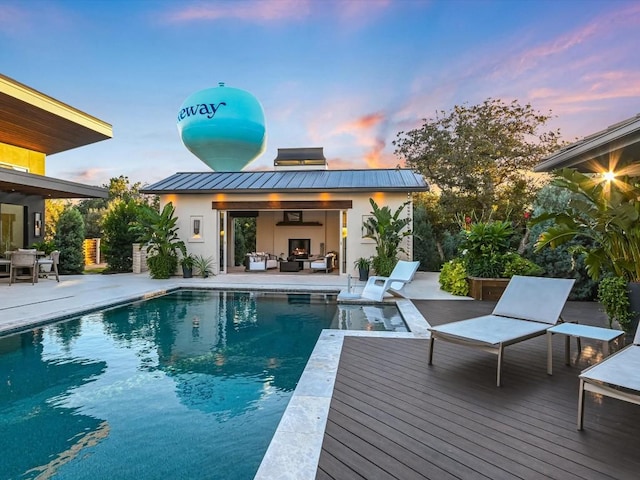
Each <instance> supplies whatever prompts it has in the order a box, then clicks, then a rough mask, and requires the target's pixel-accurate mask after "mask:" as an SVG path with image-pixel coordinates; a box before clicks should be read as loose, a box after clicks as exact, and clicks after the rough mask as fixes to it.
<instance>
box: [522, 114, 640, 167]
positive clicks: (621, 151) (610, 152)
mask: <svg viewBox="0 0 640 480" xmlns="http://www.w3.org/2000/svg"><path fill="white" fill-rule="evenodd" d="M634 164H635V165H638V164H640V114H638V115H636V116H635V117H633V118H630V119H627V120H624V121H622V122H620V123H617V124H615V125H612V126H610V127H609V128H607V129H606V130H603V131H601V132H597V133H594V134H593V135H589V136H588V137H585V138H583V139H582V140H580V141H578V142H575V143H572V144H571V145H568V146H566V147H564V148H563V149H561V150H559V151H558V152H556V153H554V154H553V155H550V156H549V157H547V158H545V159H544V160H543V161H542V162H540V163H539V164H538V165H536V167H535V168H534V170H535V171H536V172H550V171H552V170H557V169H560V168H566V167H572V168H575V169H577V170H579V171H581V172H587V173H588V172H605V171H609V170H616V169H618V170H619V169H620V168H621V167H623V166H629V165H634ZM636 174H637V172H636Z"/></svg>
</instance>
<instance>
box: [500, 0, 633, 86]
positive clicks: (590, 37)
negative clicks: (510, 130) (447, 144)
mask: <svg viewBox="0 0 640 480" xmlns="http://www.w3.org/2000/svg"><path fill="white" fill-rule="evenodd" d="M613 5H615V4H613ZM639 24H640V5H632V6H630V7H628V8H624V9H621V10H614V11H612V12H611V13H609V14H608V15H600V16H598V17H597V19H595V20H594V21H592V22H590V23H588V24H586V25H584V26H582V27H581V28H578V29H575V30H573V31H570V32H568V33H566V34H565V35H562V36H560V37H557V38H555V39H553V40H552V41H550V42H547V43H544V44H541V45H539V46H537V47H535V48H531V49H529V50H526V51H524V52H522V51H520V52H517V53H514V54H512V55H511V58H508V59H506V60H503V61H501V62H500V66H499V68H496V70H495V72H494V75H493V76H494V77H502V76H505V75H506V76H509V77H515V76H519V75H522V74H523V73H524V72H526V71H529V70H531V69H534V68H536V67H538V66H539V64H540V63H541V62H543V61H546V60H549V59H550V58H553V57H557V56H561V55H563V54H565V53H568V52H570V51H574V50H575V49H576V48H578V47H582V46H588V45H591V44H592V43H593V42H597V43H599V44H601V43H602V41H603V39H604V38H606V37H607V36H608V35H609V34H611V33H615V32H616V31H619V30H620V29H623V28H629V27H630V28H635V27H637V26H638V25H639Z"/></svg>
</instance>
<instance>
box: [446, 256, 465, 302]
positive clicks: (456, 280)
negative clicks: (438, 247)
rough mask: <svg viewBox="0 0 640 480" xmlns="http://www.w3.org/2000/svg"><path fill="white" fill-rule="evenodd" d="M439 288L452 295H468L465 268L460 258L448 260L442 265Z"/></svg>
mask: <svg viewBox="0 0 640 480" xmlns="http://www.w3.org/2000/svg"><path fill="white" fill-rule="evenodd" d="M439 282H440V288H442V290H444V291H445V292H449V293H452V294H453V295H463V296H464V295H468V294H469V283H468V282H467V270H466V269H465V266H464V262H463V261H462V259H460V258H456V259H453V260H449V261H448V262H446V263H445V264H444V265H442V270H441V271H440V278H439Z"/></svg>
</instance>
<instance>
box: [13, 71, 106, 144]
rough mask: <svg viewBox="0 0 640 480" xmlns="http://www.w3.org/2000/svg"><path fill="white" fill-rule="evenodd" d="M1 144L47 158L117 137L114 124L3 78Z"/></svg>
mask: <svg viewBox="0 0 640 480" xmlns="http://www.w3.org/2000/svg"><path fill="white" fill-rule="evenodd" d="M0 111H2V115H0V142H2V143H6V144H9V145H14V146H16V147H22V148H26V149H28V150H33V151H35V152H41V153H44V154H46V155H52V154H54V153H60V152H64V151H66V150H71V149H73V148H77V147H82V146H84V145H89V144H91V143H95V142H99V141H101V140H106V139H108V138H111V137H113V129H112V127H111V125H110V124H108V123H106V122H103V121H102V120H99V119H97V118H95V117H92V116H91V115H88V114H86V113H84V112H82V111H80V110H77V109H75V108H73V107H71V106H69V105H66V104H64V103H62V102H59V101H58V100H56V99H54V98H51V97H49V96H47V95H45V94H43V93H40V92H38V91H37V90H33V89H31V88H29V87H27V86H26V85H23V84H21V83H19V82H16V81H15V80H13V79H11V78H9V77H6V76H4V75H1V74H0Z"/></svg>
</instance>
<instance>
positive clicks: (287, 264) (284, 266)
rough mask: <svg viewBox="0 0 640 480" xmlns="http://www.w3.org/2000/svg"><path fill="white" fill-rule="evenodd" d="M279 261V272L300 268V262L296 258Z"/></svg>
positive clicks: (298, 269)
mask: <svg viewBox="0 0 640 480" xmlns="http://www.w3.org/2000/svg"><path fill="white" fill-rule="evenodd" d="M279 263H280V271H281V272H299V271H300V270H302V262H298V261H296V260H282V261H280V262H279Z"/></svg>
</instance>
